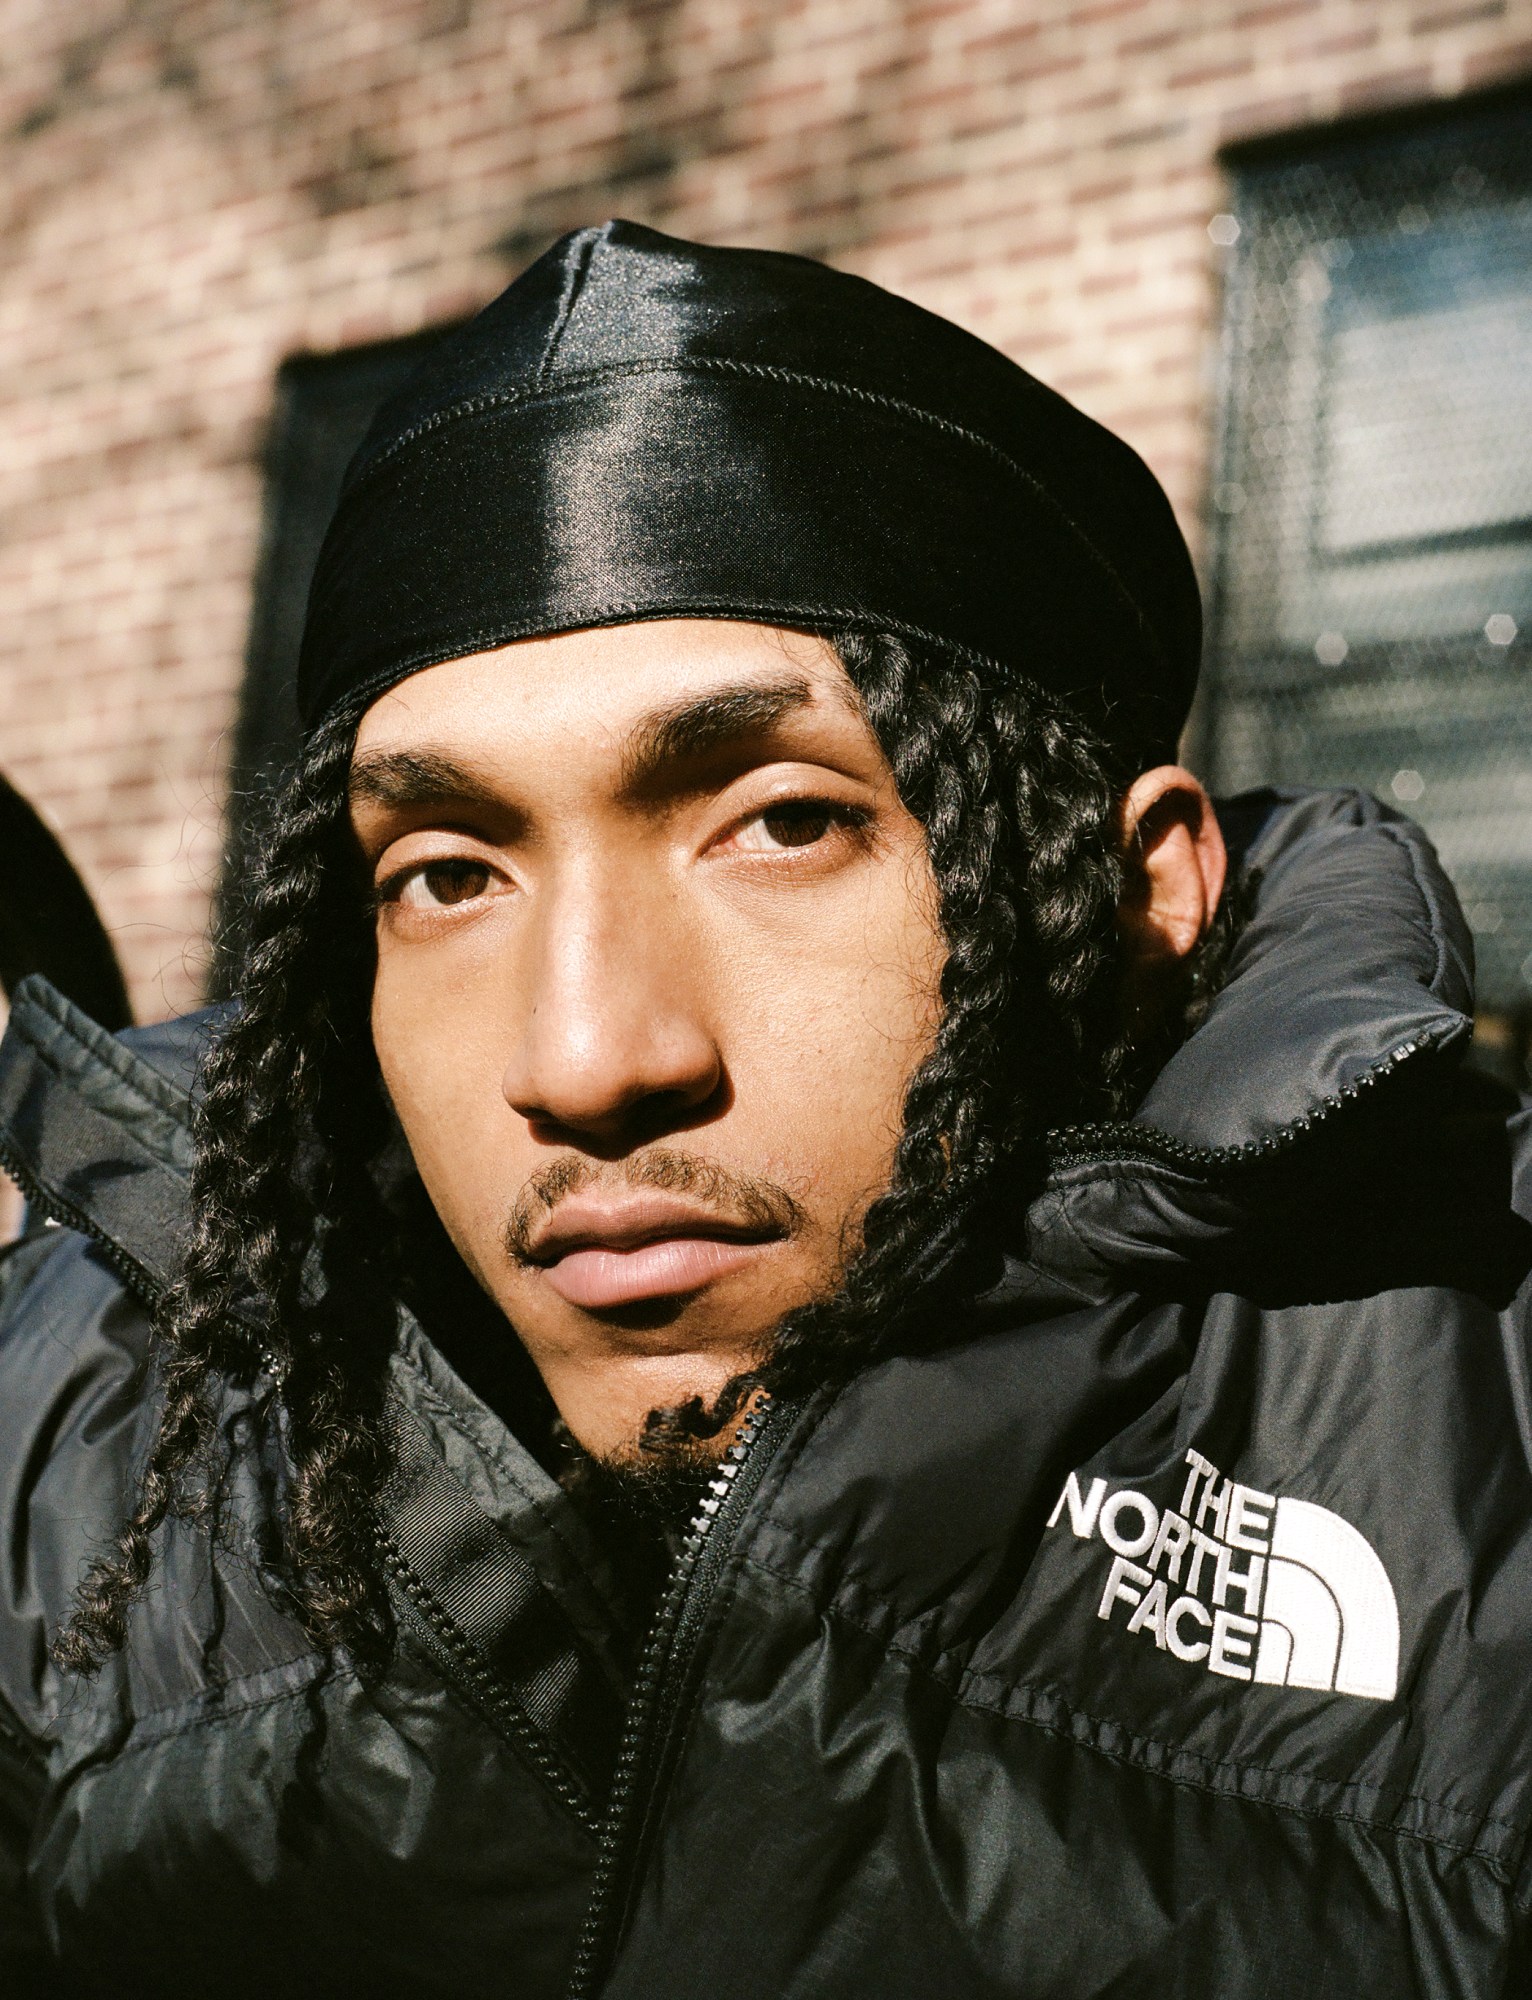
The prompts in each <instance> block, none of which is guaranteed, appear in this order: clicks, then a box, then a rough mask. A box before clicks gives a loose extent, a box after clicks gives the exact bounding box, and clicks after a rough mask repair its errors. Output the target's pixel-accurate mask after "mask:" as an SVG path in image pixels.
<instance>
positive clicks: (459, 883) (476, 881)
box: [384, 860, 490, 910]
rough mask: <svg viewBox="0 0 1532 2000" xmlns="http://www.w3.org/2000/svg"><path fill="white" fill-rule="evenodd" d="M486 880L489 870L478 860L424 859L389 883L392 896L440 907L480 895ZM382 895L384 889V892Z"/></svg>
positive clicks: (419, 905)
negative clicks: (423, 861)
mask: <svg viewBox="0 0 1532 2000" xmlns="http://www.w3.org/2000/svg"><path fill="white" fill-rule="evenodd" d="M489 884H490V871H489V868H488V866H487V864H486V863H484V862H482V861H467V860H463V861H428V862H426V864H425V865H424V867H421V868H412V869H410V871H409V873H408V874H406V875H403V876H401V877H399V878H398V879H397V880H396V882H394V883H393V884H390V888H391V889H392V891H393V898H392V899H393V900H394V901H397V902H400V903H406V904H409V905H410V906H411V907H413V908H415V909H417V910H420V909H432V908H440V907H441V906H442V905H443V904H446V903H468V902H472V900H473V898H474V897H475V896H482V895H483V894H484V892H485V890H486V889H487V888H488V887H489ZM384 894H385V898H387V896H388V891H387V890H385V892H384Z"/></svg>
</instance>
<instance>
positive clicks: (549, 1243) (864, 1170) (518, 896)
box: [352, 619, 944, 1455]
mask: <svg viewBox="0 0 1532 2000" xmlns="http://www.w3.org/2000/svg"><path fill="white" fill-rule="evenodd" d="M352 820H353V824H354V827H355V830H356V834H357V838H358V840H359V841H360V844H361V847H362V850H363V853H364V855H365V858H366V862H367V866H368V869H369V872H370V875H371V878H372V881H373V883H374V884H375V888H376V893H377V896H378V902H379V908H378V918H377V941H378V971H377V983H376V988H375V992H374V999H373V1016H372V1019H373V1034H374V1038H375V1041H376V1045H377V1051H378V1057H379V1061H380V1063H381V1065H382V1070H383V1076H384V1080H385V1083H386V1084H387V1087H388V1090H389V1093H390V1095H391V1097H392V1099H393V1103H394V1105H395V1108H396V1110H397V1112H398V1115H399V1118H400V1120H401V1122H402V1124H403V1127H404V1131H405V1134H406V1137H407V1138H408V1140H409V1144H410V1147H411V1150H412V1152H413V1154H414V1157H415V1161H416V1163H417V1165H418V1167H419V1170H420V1173H421V1176H422V1179H423V1180H424V1182H425V1185H426V1188H427V1190H428V1191H429V1193H430V1195H431V1198H432V1200H433V1202H434V1203H435V1205H436V1209H437V1211H438V1213H439V1214H440V1216H441V1218H442V1221H443V1223H444V1224H445V1226H446V1228H447V1230H448V1232H449V1233H450V1235H451V1237H452V1239H453V1241H454V1243H455V1244H456V1245H457V1248H458V1250H459V1252H460V1253H461V1255H462V1256H463V1258H464V1259H465V1261H466V1262H467V1264H468V1265H469V1267H470V1268H471V1269H472V1270H473V1272H474V1273H475V1275H476V1276H477V1277H478V1279H479V1281H480V1283H481V1284H482V1285H483V1286H484V1287H485V1289H486V1290H487V1291H488V1292H489V1293H490V1295H491V1296H492V1297H493V1298H494V1299H495V1300H496V1302H497V1303H498V1304H499V1305H500V1306H501V1307H502V1309H503V1310H504V1312H505V1313H506V1315H507V1317H508V1318H509V1319H510V1320H511V1322H512V1323H513V1324H514V1326H515V1328H516V1331H517V1332H518V1333H519V1334H520V1336H521V1338H522V1339H523V1341H524V1342H525V1343H526V1346H527V1348H528V1350H529V1352H530V1353H531V1355H532V1357H533V1359H534V1361H536V1363H537V1365H538V1366H539V1368H540V1369H541V1370H542V1373H543V1376H544V1378H545V1380H546V1381H547V1383H548V1387H549V1389H550V1391H551V1393H552V1395H553V1397H554V1400H555V1401H556V1402H557V1403H558V1405H559V1407H560V1409H561V1411H562V1413H563V1415H564V1417H565V1419H566V1421H567V1422H568V1423H569V1424H570V1427H571V1428H572V1430H573V1431H574V1433H575V1435H576V1436H577V1437H579V1438H580V1440H581V1442H582V1443H584V1444H585V1445H586V1446H587V1448H589V1449H591V1450H593V1451H596V1452H598V1453H601V1454H603V1455H621V1454H622V1453H623V1452H624V1451H625V1450H627V1449H628V1448H630V1447H631V1444H632V1442H633V1440H634V1438H635V1437H636V1434H637V1432H638V1429H639V1427H640V1425H641V1422H642V1419H643V1417H644V1415H645V1414H646V1413H647V1412H648V1411H649V1410H650V1409H653V1408H655V1407H658V1406H664V1405H668V1404H674V1403H676V1402H679V1401H683V1400H685V1399H686V1398H687V1397H689V1396H691V1395H695V1394H701V1395H703V1396H704V1397H709V1398H710V1397H711V1396H712V1395H713V1394H714V1393H716V1391H717V1390H718V1388H720V1387H721V1386H722V1384H723V1383H724V1382H725V1381H726V1380H728V1379H729V1377H730V1376H732V1375H734V1374H736V1373H738V1372H740V1370H742V1369H744V1368H747V1367H749V1366H750V1365H751V1364H752V1363H753V1362H754V1361H755V1360H757V1359H758V1358H759V1356H760V1351H761V1350H760V1343H761V1339H762V1336H763V1335H764V1334H766V1333H767V1332H768V1331H769V1329H770V1328H771V1327H772V1326H773V1325H774V1324H775V1323H776V1322H777V1321H778V1320H779V1319H780V1318H781V1316H782V1314H783V1313H784V1312H786V1311H788V1310H789V1309H790V1308H792V1307H793V1306H795V1305H799V1304H802V1303H803V1302H805V1301H806V1300H808V1299H810V1298H812V1297H815V1296H817V1295H820V1294H822V1293H823V1292H825V1291H826V1290H828V1289H829V1288H831V1287H833V1285H834V1284H835V1282H836V1280H837V1278H838V1276H839V1273H840V1271H841V1269H842V1266H843V1262H844V1259H845V1256H846V1254H847V1253H848V1252H849V1251H852V1250H854V1249H855V1247H856V1233H857V1227H858V1224H859V1222H860V1219H861V1216H862V1214H863V1212H864V1211H865V1209H866V1206H867V1204H868V1202H869V1200H870V1199H871V1198H872V1197H873V1196H874V1195H875V1194H876V1193H877V1192H878V1191H879V1190H880V1189H881V1188H882V1187H883V1186H884V1185H885V1184H886V1182H887V1179H888V1174H889V1168H890V1163H891V1159H892V1154H893V1149H894V1146H895V1144H896V1142H897V1138H898V1134H899V1128H900V1122H901V1111H902V1105H903V1098H904V1091H905V1086H906V1084H907V1083H908V1081H909V1078H910V1076H911V1074H912V1072H913V1070H914V1069H915V1067H916V1065H917V1064H918V1062H919V1061H920V1059H921V1057H922V1056H923V1055H924V1054H925V1053H926V1051H927V1049H928V1048H929V1047H930V1043H931V1038H932V1035H933V1033H934V1030H935V1026H936V1022H937V1018H938V1012H939V1007H938V999H937V988H938V980H939V977H940V970H941V965H942V961H943V957H944V946H943V942H942V938H941V933H940V927H939V923H938V919H937V908H936V896H935V890H934V885H933V882H932V879H931V873H930V867H929V862H928V860H927V855H926V848H925V841H924V837H923V834H922V831H921V828H920V826H919V824H918V823H917V822H916V821H915V820H914V819H913V818H912V816H911V815H910V813H909V812H908V811H907V810H906V809H905V807H904V806H903V804H902V803H901V802H900V800H899V797H898V794H897V792H896V790H895V788H894V783H893V778H892V774H891V773H890V771H889V768H888V764H887V761H886V759H885V758H884V756H883V753H882V750H881V748H880V747H879V745H878V742H877V739H876V738H875V736H874V735H873V733H872V731H871V729H870V728H869V727H868V724H867V722H866V720H865V718H864V717H863V715H862V713H861V711H860V709H859V707H858V705H857V701H856V698H855V695H854V693H853V691H852V688H851V686H850V683H849V682H848V680H847V678H846V675H845V672H844V670H843V669H842V667H841V666H840V663H839V661H838V660H837V659H836V658H835V655H834V654H833V652H832V651H831V649H830V648H829V647H828V646H827V645H825V644H824V643H823V642H821V641H819V640H817V639H812V638H808V637H805V636H803V635H799V634H784V633H780V632H776V631H773V630H771V629H769V628H767V627H764V626H758V625H747V624H737V623H724V622H722V621H716V620H707V619H674V620H667V621H664V622H655V623H648V624H637V625H625V626H617V627H613V628H610V629H607V630H603V631H592V632H580V633H573V634H570V635H567V636H563V637H559V638H553V639H537V640H526V641H523V642H521V643H519V644H516V645H512V646H507V647H504V648H502V649H501V650H499V651H497V652H494V653H486V654H481V655H477V656H475V657H473V658H471V659H464V660H454V661H452V662H450V663H448V664H447V665H444V666H439V667H433V668H430V669H428V670H426V671H424V672H422V673H418V674H415V675H414V676H412V677H411V678H410V679H409V680H406V681H404V682H403V683H401V685H400V686H398V687H397V688H394V689H392V690H391V691H390V692H389V693H387V694H385V695H383V696H382V697H381V698H380V699H379V700H378V701H377V702H375V703H374V704H373V706H372V707H371V708H370V709H369V710H368V711H367V713H366V715H365V716H364V717H363V720H362V725H361V729H360V731H359V733H358V738H357V748H356V756H355V761H354V764H353V770H352Z"/></svg>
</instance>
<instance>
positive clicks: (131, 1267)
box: [0, 1137, 165, 1311]
mask: <svg viewBox="0 0 1532 2000" xmlns="http://www.w3.org/2000/svg"><path fill="white" fill-rule="evenodd" d="M0 1168H3V1169H4V1171H5V1172H6V1173H7V1174H8V1175H9V1176H10V1178H11V1179H12V1180H13V1181H14V1182H15V1183H16V1185H17V1187H19V1188H20V1189H21V1192H22V1196H23V1198H24V1199H25V1201H26V1204H27V1206H28V1208H37V1209H41V1211H42V1213H43V1215H44V1216H45V1217H47V1218H48V1220H50V1221H52V1222H56V1223H57V1224H58V1225H59V1226H60V1227H61V1228H63V1229H73V1230H75V1231H77V1232H78V1234H80V1235H81V1236H88V1237H89V1238H90V1240H91V1242H92V1243H94V1244H95V1245H96V1247H97V1249H98V1250H100V1252H101V1253H102V1255H103V1256H104V1257H105V1258H106V1260H107V1262H108V1263H109V1264H110V1265H111V1267H112V1269H113V1270H114V1271H115V1272H116V1273H117V1275H118V1277H119V1278H121V1279H122V1282H123V1283H124V1284H125V1285H126V1286H127V1288H128V1290H129V1291H130V1292H132V1293H133V1295H134V1297H135V1298H137V1299H138V1300H139V1301H140V1302H141V1303H142V1304H143V1305H145V1306H147V1307H148V1308H149V1309H150V1310H151V1311H153V1310H154V1308H155V1307H157V1306H158V1305H159V1302H160V1299H161V1298H162V1297H163V1295H164V1289H165V1288H164V1286H163V1285H162V1284H161V1283H160V1281H159V1279H158V1278H156V1277H154V1276H153V1274H152V1273H151V1272H149V1271H147V1270H146V1269H145V1268H144V1266H143V1265H142V1264H140V1263H139V1261H138V1259H137V1258H136V1257H132V1256H130V1255H129V1254H128V1252H127V1251H126V1250H124V1249H123V1248H122V1246H121V1244H119V1243H117V1242H115V1241H114V1240H113V1239H112V1238H111V1237H110V1236H108V1235H107V1234H106V1233H105V1231H104V1230H103V1229H102V1228H101V1227H100V1226H99V1224H97V1223H95V1222H93V1221H92V1220H91V1218H90V1217H89V1216H88V1215H87V1214H86V1213H85V1211H84V1210H83V1209H81V1208H76V1207H75V1205H74V1203H73V1202H71V1201H66V1200H65V1199H64V1197H63V1196H62V1195H59V1194H56V1193H55V1192H54V1191H53V1189H51V1188H48V1187H45V1186H44V1185H43V1183H42V1182H41V1181H40V1180H39V1179H38V1178H37V1176H36V1174H34V1173H33V1172H32V1170H31V1168H30V1167H29V1166H28V1165H27V1164H26V1162H25V1161H24V1160H23V1159H22V1158H21V1157H20V1155H19V1154H18V1153H17V1152H16V1151H15V1149H14V1148H13V1147H12V1145H11V1143H10V1141H9V1140H8V1139H6V1138H4V1137H0Z"/></svg>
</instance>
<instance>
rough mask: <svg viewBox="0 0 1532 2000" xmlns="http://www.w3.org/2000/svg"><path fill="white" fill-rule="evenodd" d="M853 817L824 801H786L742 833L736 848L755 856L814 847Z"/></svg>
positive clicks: (753, 821) (740, 832)
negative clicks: (833, 829) (834, 827)
mask: <svg viewBox="0 0 1532 2000" xmlns="http://www.w3.org/2000/svg"><path fill="white" fill-rule="evenodd" d="M848 817H849V815H848V814H847V813H846V812H845V811H843V810H841V809H840V808H838V807H835V806H832V805H828V804H827V803H826V802H825V801H824V800H823V799H785V800H784V801H783V802H782V804H781V805H777V806H770V807H768V808H767V810H766V811H765V812H763V813H757V815H756V816H755V818H754V819H752V820H749V821H747V822H746V824H745V825H744V826H742V827H741V828H740V830H739V833H738V836H737V838H736V845H737V846H740V847H743V848H747V849H749V850H751V851H752V852H754V853H770V852H771V851H772V850H773V849H777V848H783V847H812V846H813V845H814V843H815V841H817V840H823V839H824V837H825V835H826V834H827V833H828V832H829V831H830V829H831V827H833V826H841V825H844V824H845V823H846V822H847V819H848Z"/></svg>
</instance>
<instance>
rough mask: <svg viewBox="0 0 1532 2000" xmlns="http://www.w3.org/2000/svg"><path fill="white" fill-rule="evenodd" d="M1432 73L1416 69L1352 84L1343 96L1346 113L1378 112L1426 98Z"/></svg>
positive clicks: (1342, 101)
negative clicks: (1387, 106)
mask: <svg viewBox="0 0 1532 2000" xmlns="http://www.w3.org/2000/svg"><path fill="white" fill-rule="evenodd" d="M1430 83H1431V72H1430V70H1429V69H1427V68H1426V67H1425V65H1424V64H1421V65H1419V66H1418V67H1416V68H1414V69H1398V70H1393V71H1391V72H1390V73H1389V74H1388V75H1387V76H1372V77H1368V78H1366V79H1365V80H1364V81H1363V82H1361V83H1348V84H1347V85H1346V87H1345V88H1344V90H1342V92H1341V94H1340V101H1341V109H1342V110H1343V111H1374V110H1377V109H1378V108H1379V107H1381V106H1382V105H1385V104H1407V103H1410V102H1411V101H1412V100H1416V99H1419V98H1422V97H1424V96H1426V94H1427V92H1428V90H1429V88H1430Z"/></svg>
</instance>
